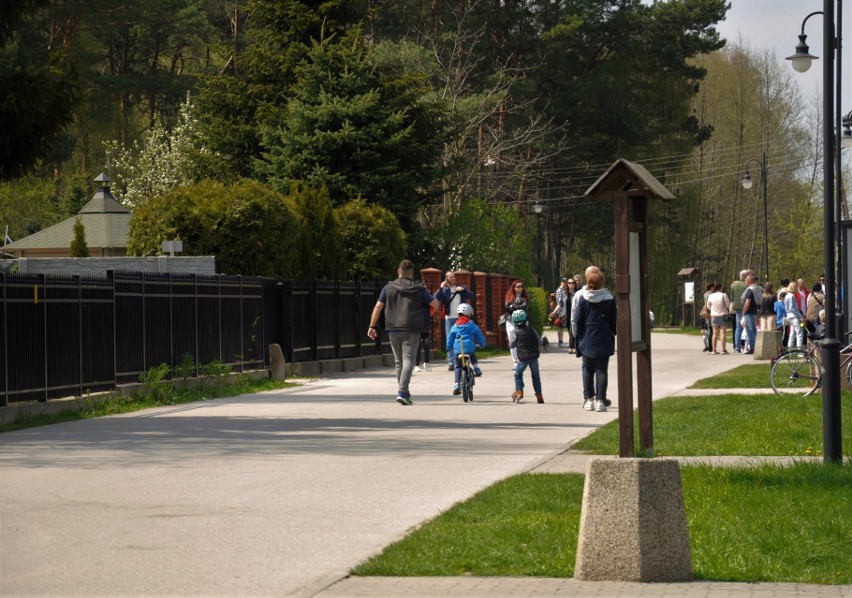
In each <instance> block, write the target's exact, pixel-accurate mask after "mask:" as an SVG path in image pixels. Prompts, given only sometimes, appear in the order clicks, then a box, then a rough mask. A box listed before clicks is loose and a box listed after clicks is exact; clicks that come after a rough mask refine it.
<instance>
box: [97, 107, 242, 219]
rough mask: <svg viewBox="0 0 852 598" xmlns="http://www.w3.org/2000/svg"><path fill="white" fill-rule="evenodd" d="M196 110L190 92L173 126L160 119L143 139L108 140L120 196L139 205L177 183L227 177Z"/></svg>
mask: <svg viewBox="0 0 852 598" xmlns="http://www.w3.org/2000/svg"><path fill="white" fill-rule="evenodd" d="M195 111H196V109H195V106H194V104H193V102H192V98H190V97H189V96H187V98H186V101H185V102H184V103H182V104H181V106H180V113H179V114H178V118H177V122H176V123H175V124H174V126H173V127H172V128H171V129H170V130H169V129H167V128H166V127H165V126H164V124H163V123H162V122H161V121H157V122H156V123H155V125H154V126H153V127H151V128H150V129H148V130H147V131H146V132H145V134H144V136H143V140H142V141H141V142H139V141H134V142H133V143H132V144H131V145H130V146H129V147H127V146H124V145H121V144H120V143H118V142H115V141H111V142H108V143H106V144H105V146H106V149H107V152H108V153H109V154H110V155H111V156H112V166H113V168H114V172H115V174H114V176H115V180H116V182H117V183H118V187H116V188H115V189H114V190H113V192H114V195H115V197H116V199H118V200H119V201H121V202H122V203H124V204H126V205H127V206H128V207H130V208H135V207H138V206H140V205H142V204H144V203H145V202H146V201H147V200H148V199H149V198H151V197H154V196H155V195H162V194H163V193H165V192H166V191H167V190H169V189H172V188H174V187H179V186H182V185H189V184H191V183H196V182H198V181H200V180H202V179H204V178H216V179H217V180H220V181H221V180H226V179H227V177H226V176H224V175H223V174H222V173H220V172H217V171H218V170H219V168H220V167H221V164H222V162H223V160H222V159H221V158H220V157H218V156H217V155H215V154H214V153H213V152H212V151H211V150H209V149H208V148H207V147H206V146H205V145H204V141H203V139H202V136H201V130H200V124H199V121H198V118H197V117H196V115H195ZM226 172H227V171H226Z"/></svg>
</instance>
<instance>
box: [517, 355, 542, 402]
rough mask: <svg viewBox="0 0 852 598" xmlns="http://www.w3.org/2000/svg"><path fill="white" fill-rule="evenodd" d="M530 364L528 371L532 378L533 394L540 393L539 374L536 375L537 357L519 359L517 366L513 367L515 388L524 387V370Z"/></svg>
mask: <svg viewBox="0 0 852 598" xmlns="http://www.w3.org/2000/svg"><path fill="white" fill-rule="evenodd" d="M527 366H530V373H531V374H532V379H533V389H534V390H535V394H537V395H540V394H541V376H539V375H538V358H537V357H536V358H535V359H529V360H527V361H519V362H518V367H516V368H515V390H523V389H524V370H526V369H527Z"/></svg>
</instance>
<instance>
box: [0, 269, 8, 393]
mask: <svg viewBox="0 0 852 598" xmlns="http://www.w3.org/2000/svg"><path fill="white" fill-rule="evenodd" d="M0 283H2V288H3V294H2V297H3V392H2V393H0V407H5V406H6V403H7V402H8V396H9V327H8V320H7V318H6V306H7V305H8V301H7V298H6V274H5V273H2V272H0Z"/></svg>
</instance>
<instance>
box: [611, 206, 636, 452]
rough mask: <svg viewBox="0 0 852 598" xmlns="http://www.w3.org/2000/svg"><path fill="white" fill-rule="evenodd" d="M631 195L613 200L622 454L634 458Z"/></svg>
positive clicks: (620, 442) (619, 433)
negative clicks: (631, 330) (631, 333)
mask: <svg viewBox="0 0 852 598" xmlns="http://www.w3.org/2000/svg"><path fill="white" fill-rule="evenodd" d="M627 201H628V200H627V194H626V193H619V194H618V195H616V196H615V197H614V198H613V207H614V213H615V294H616V305H617V306H618V321H617V324H616V326H617V330H618V334H617V335H616V337H615V339H616V347H617V349H618V351H617V355H616V359H617V363H618V455H619V457H632V456H633V353H632V352H631V348H630V345H631V343H630V235H629V234H628V233H629V231H630V207H629V205H628V203H627Z"/></svg>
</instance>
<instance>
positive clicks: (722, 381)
mask: <svg viewBox="0 0 852 598" xmlns="http://www.w3.org/2000/svg"><path fill="white" fill-rule="evenodd" d="M771 368H772V365H771V364H770V363H769V362H768V361H767V362H763V363H747V364H745V365H741V366H738V367H735V368H734V369H732V370H730V371H727V372H724V373H722V374H719V375H718V376H713V377H711V378H703V379H701V380H698V381H697V382H696V383H695V384H693V385H692V386H690V388H763V389H765V390H767V391H771V390H772V386H771V385H770V384H769V370H770V369H771Z"/></svg>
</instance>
